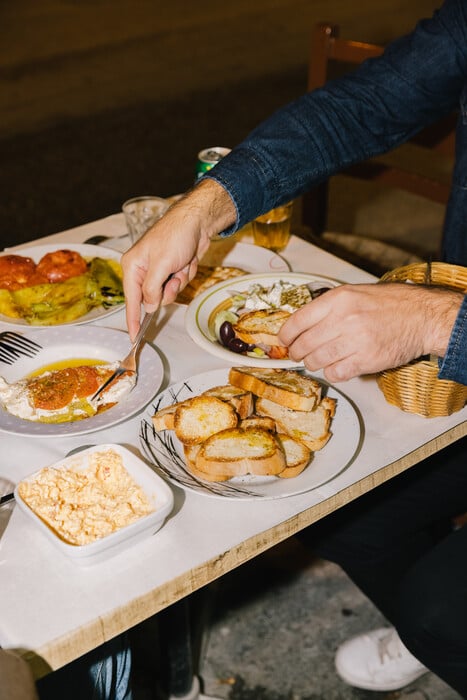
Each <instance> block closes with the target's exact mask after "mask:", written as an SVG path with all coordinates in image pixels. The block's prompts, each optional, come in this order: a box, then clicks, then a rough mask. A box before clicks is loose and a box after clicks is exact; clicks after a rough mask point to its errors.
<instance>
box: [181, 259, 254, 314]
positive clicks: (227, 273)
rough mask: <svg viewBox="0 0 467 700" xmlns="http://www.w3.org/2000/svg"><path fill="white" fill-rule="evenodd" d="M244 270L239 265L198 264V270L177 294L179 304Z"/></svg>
mask: <svg viewBox="0 0 467 700" xmlns="http://www.w3.org/2000/svg"><path fill="white" fill-rule="evenodd" d="M245 274H246V272H245V270H242V269H241V268H239V267H227V266H224V265H216V266H212V265H198V270H197V272H196V275H195V276H194V278H193V279H192V280H191V282H189V283H188V284H187V286H186V287H185V289H183V290H182V291H181V292H180V293H179V294H178V296H177V301H178V303H179V304H189V303H190V301H193V299H194V298H195V297H197V296H198V295H199V294H201V292H204V291H205V290H206V289H209V287H212V286H213V285H214V284H217V283H218V282H223V281H224V280H228V279H233V278H234V277H241V276H242V275H245Z"/></svg>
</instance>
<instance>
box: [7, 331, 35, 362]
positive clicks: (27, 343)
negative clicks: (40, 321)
mask: <svg viewBox="0 0 467 700" xmlns="http://www.w3.org/2000/svg"><path fill="white" fill-rule="evenodd" d="M41 349H42V345H39V343H36V341H35V340H31V338H27V337H26V336H24V335H21V334H20V333H15V332H14V331H2V332H1V333H0V362H4V363H5V364H6V365H12V364H13V362H15V360H17V359H18V357H20V356H21V355H25V356H26V357H34V355H37V353H38V352H39V350H41Z"/></svg>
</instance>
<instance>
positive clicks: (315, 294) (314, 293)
mask: <svg viewBox="0 0 467 700" xmlns="http://www.w3.org/2000/svg"><path fill="white" fill-rule="evenodd" d="M330 289H331V287H320V288H319V289H314V290H313V291H312V293H311V297H312V299H316V297H320V296H321V294H324V292H329V290H330Z"/></svg>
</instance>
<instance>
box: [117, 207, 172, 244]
mask: <svg viewBox="0 0 467 700" xmlns="http://www.w3.org/2000/svg"><path fill="white" fill-rule="evenodd" d="M169 206H170V204H169V202H167V201H166V200H165V199H163V198H162V197H152V196H150V195H144V196H141V197H133V198H132V199H127V201H126V202H124V203H123V205H122V211H123V213H124V214H125V220H126V225H127V227H128V232H129V234H130V240H131V244H132V245H133V243H136V241H137V240H138V239H139V238H141V236H142V235H143V234H144V233H146V231H147V230H148V229H149V228H151V226H152V225H153V224H155V223H156V221H158V220H159V219H160V218H161V216H162V215H163V214H165V212H166V211H167V209H168V208H169Z"/></svg>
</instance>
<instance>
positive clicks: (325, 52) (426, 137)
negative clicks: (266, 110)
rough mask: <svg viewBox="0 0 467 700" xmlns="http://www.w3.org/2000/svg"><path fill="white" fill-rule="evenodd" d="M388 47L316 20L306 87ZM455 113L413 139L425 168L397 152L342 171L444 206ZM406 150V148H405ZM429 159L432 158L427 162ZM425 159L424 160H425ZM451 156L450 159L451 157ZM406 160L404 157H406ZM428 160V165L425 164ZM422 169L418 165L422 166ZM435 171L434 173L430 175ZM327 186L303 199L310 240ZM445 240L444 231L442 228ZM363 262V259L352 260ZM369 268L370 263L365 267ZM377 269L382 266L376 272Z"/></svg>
mask: <svg viewBox="0 0 467 700" xmlns="http://www.w3.org/2000/svg"><path fill="white" fill-rule="evenodd" d="M383 51H384V49H383V47H382V46H378V45H376V44H367V43H362V42H358V41H350V40H347V39H341V38H339V28H338V26H336V25H331V24H318V25H316V27H315V28H314V30H313V32H312V40H311V49H310V57H309V71H308V89H309V90H313V89H315V88H318V87H321V86H323V85H324V84H325V83H326V81H327V80H329V79H330V78H333V77H337V76H338V75H341V74H342V73H343V72H345V71H348V70H349V68H350V69H352V68H355V67H356V66H357V65H358V64H360V63H361V62H362V61H364V60H366V59H367V58H371V57H375V56H379V55H380V54H382V53H383ZM455 124H456V115H455V114H452V115H450V116H449V117H447V118H445V119H443V120H442V121H440V122H438V123H436V124H434V125H433V126H431V127H429V128H427V129H425V130H424V131H422V132H420V133H419V134H417V135H416V136H415V137H414V138H413V139H412V140H411V143H412V144H416V147H417V153H418V154H419V156H420V158H418V160H419V162H420V163H421V164H422V165H421V168H422V172H420V170H419V171H418V172H417V170H415V169H411V165H412V163H411V161H412V158H411V157H409V158H408V159H407V158H406V161H408V163H407V162H406V163H403V164H401V163H400V162H398V160H397V158H396V160H394V154H396V155H397V152H398V149H396V150H395V151H393V152H392V153H393V157H392V159H391V160H389V162H388V161H387V159H386V161H385V159H384V157H383V158H382V159H372V160H370V161H366V162H363V163H359V164H357V165H354V166H352V167H350V168H348V169H347V170H345V171H343V172H342V174H345V175H346V176H350V177H352V178H358V179H359V180H366V181H370V182H373V183H375V184H378V185H383V186H388V187H392V188H399V189H402V190H406V191H408V192H411V193H413V194H416V195H420V196H422V197H425V198H427V199H429V200H432V201H434V202H438V203H440V204H443V205H445V204H446V203H447V201H448V197H449V191H450V174H451V170H452V163H453V155H454V139H455ZM402 148H404V147H402ZM435 155H436V157H437V158H439V159H440V160H441V161H442V165H441V168H440V169H439V171H437V170H436V167H435V168H432V164H433V159H434V156H435ZM427 157H428V158H429V160H428V161H427V160H426V159H427ZM424 159H425V160H424ZM451 159H452V160H451ZM402 162H403V159H402ZM427 162H428V163H429V166H428V168H427V167H426V163H427ZM419 167H420V166H419ZM427 170H430V171H432V170H434V174H433V173H431V174H427ZM328 188H329V181H327V182H324V183H322V184H320V185H319V186H317V187H315V188H314V189H313V190H311V191H310V192H309V193H307V194H306V195H304V196H303V198H302V216H301V220H302V224H303V225H304V226H305V227H306V228H308V230H311V234H312V235H311V238H316V237H318V238H319V237H320V236H322V234H323V232H325V230H326V227H327V221H328ZM440 238H441V232H440ZM352 262H357V263H358V264H361V260H355V261H354V260H352ZM367 269H370V271H372V272H373V271H374V270H373V269H371V265H370V266H367ZM377 272H378V273H379V272H380V270H378V271H377Z"/></svg>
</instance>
